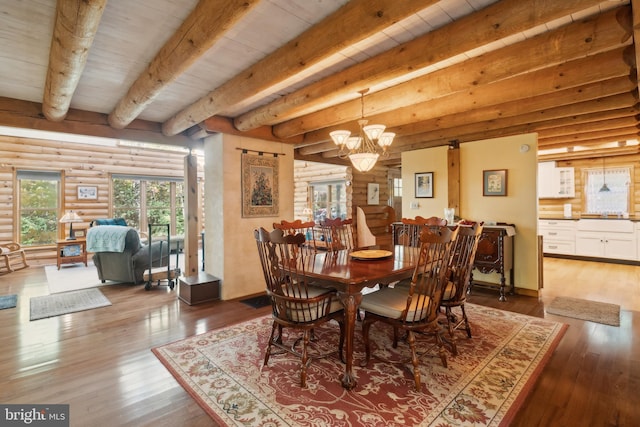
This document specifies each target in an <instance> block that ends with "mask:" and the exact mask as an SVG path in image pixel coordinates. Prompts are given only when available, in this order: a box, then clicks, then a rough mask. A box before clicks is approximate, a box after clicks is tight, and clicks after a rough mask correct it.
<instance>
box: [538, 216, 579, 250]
mask: <svg viewBox="0 0 640 427" xmlns="http://www.w3.org/2000/svg"><path fill="white" fill-rule="evenodd" d="M538 234H539V235H541V236H542V246H543V249H542V251H543V252H544V253H545V254H560V255H575V254H576V221H574V220H550V219H541V220H539V221H538Z"/></svg>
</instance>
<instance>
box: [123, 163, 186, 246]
mask: <svg viewBox="0 0 640 427" xmlns="http://www.w3.org/2000/svg"><path fill="white" fill-rule="evenodd" d="M112 181H113V187H112V191H113V215H114V216H115V217H122V218H124V219H125V220H126V221H127V224H129V225H130V226H131V227H134V228H137V229H139V230H141V231H146V230H147V228H148V226H149V224H169V225H170V231H171V234H184V209H183V208H184V197H183V190H184V185H183V183H182V181H178V180H176V179H172V178H158V177H133V176H122V175H120V176H116V175H114V176H113V180H112ZM163 231H164V230H160V229H158V230H152V232H153V233H154V234H156V232H157V233H158V234H164V233H163Z"/></svg>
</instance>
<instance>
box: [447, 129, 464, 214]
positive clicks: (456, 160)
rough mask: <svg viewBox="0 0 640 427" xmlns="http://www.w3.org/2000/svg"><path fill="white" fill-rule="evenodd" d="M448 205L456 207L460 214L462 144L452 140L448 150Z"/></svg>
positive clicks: (457, 212)
mask: <svg viewBox="0 0 640 427" xmlns="http://www.w3.org/2000/svg"><path fill="white" fill-rule="evenodd" d="M447 172H448V173H447V179H448V185H447V188H448V193H449V194H448V199H447V206H448V207H450V208H455V210H456V215H458V216H461V214H460V144H459V143H458V142H457V141H452V142H451V143H450V144H449V150H448V151H447Z"/></svg>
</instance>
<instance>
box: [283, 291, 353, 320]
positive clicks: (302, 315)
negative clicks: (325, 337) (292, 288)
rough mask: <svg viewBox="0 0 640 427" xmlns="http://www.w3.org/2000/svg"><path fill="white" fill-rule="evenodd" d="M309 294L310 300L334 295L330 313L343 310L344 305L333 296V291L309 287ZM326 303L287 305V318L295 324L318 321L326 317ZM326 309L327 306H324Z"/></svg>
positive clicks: (289, 303) (290, 303)
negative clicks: (325, 295)
mask: <svg viewBox="0 0 640 427" xmlns="http://www.w3.org/2000/svg"><path fill="white" fill-rule="evenodd" d="M307 292H308V293H309V298H315V297H317V296H320V295H324V294H327V295H332V298H331V307H330V308H329V313H336V312H338V311H340V310H342V309H343V306H342V303H341V302H340V300H339V299H338V298H337V297H336V296H335V295H333V293H332V291H331V290H329V289H326V288H321V287H319V286H313V285H309V286H308V288H307ZM303 301H304V300H303ZM324 303H325V301H324V300H322V301H321V302H317V303H311V304H309V303H306V302H301V303H300V304H295V303H292V302H288V303H287V307H288V308H287V318H288V319H289V320H291V321H293V322H302V323H304V322H313V321H315V320H318V319H319V318H320V317H322V316H324V310H323V305H324ZM324 307H326V306H324Z"/></svg>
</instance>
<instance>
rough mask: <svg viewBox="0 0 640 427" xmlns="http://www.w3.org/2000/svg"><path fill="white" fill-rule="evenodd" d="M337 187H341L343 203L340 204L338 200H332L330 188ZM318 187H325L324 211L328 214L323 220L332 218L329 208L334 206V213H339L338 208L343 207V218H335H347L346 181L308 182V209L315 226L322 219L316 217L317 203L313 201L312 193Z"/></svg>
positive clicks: (313, 195)
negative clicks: (325, 200)
mask: <svg viewBox="0 0 640 427" xmlns="http://www.w3.org/2000/svg"><path fill="white" fill-rule="evenodd" d="M337 185H340V186H341V187H342V192H343V194H344V201H343V202H341V201H340V199H339V198H338V200H337V201H335V202H334V201H333V200H332V196H333V191H332V187H333V186H337ZM318 186H327V202H326V207H325V211H326V212H328V213H329V214H328V215H325V218H334V217H333V216H332V215H331V207H332V206H333V205H335V206H336V212H340V211H341V209H339V207H344V217H343V216H336V217H335V218H338V217H339V218H342V219H347V218H349V214H348V212H347V181H346V180H331V181H313V182H309V202H310V206H309V208H310V209H311V220H312V221H315V222H316V224H319V223H320V222H321V221H322V219H318V216H317V215H316V210H317V209H316V205H317V202H316V200H315V194H314V193H315V188H316V187H318ZM342 205H343V206H342ZM318 209H319V208H318Z"/></svg>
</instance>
